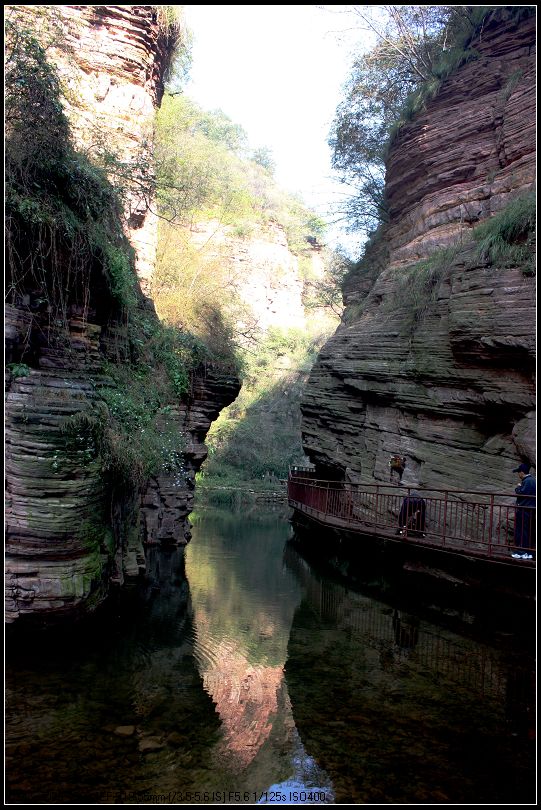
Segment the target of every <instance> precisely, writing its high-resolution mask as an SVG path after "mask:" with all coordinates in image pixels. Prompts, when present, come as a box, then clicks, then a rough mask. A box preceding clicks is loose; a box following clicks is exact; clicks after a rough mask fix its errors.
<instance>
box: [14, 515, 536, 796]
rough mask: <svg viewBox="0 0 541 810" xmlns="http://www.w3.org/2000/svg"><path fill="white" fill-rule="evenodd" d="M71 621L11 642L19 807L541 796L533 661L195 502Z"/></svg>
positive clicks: (266, 522) (251, 521) (273, 531)
mask: <svg viewBox="0 0 541 810" xmlns="http://www.w3.org/2000/svg"><path fill="white" fill-rule="evenodd" d="M192 521H193V523H194V529H193V539H192V541H191V543H190V544H189V546H188V547H187V548H186V549H185V550H183V549H171V550H168V551H158V550H157V549H154V548H151V549H149V551H148V562H149V573H148V576H147V578H146V579H145V581H144V582H140V583H137V584H133V585H128V586H127V587H126V588H125V589H124V590H123V592H122V593H121V594H120V595H119V596H118V598H117V599H115V600H114V601H112V602H111V603H110V604H109V605H108V606H107V609H106V610H103V611H102V612H101V613H100V614H99V615H97V616H95V617H94V618H93V620H92V621H91V622H88V623H85V624H84V625H80V626H79V627H77V628H76V629H72V630H66V629H64V630H62V631H55V632H50V631H47V632H46V633H44V632H41V633H39V634H36V633H25V634H24V635H23V634H17V635H14V636H12V635H11V634H8V637H7V641H6V667H7V668H6V691H5V694H6V723H5V730H6V780H7V782H6V801H7V803H22V804H31V803H46V804H62V803H79V804H86V803H98V804H106V803H119V804H132V803H133V804H136V803H139V804H152V803H164V804H198V803H208V804H237V803H245V804H257V803H261V804H265V803H267V804H270V803H280V804H292V803H301V804H309V803H345V802H351V803H355V804H364V803H372V804H377V803H381V804H392V803H395V804H406V803H432V804H439V803H458V804H462V803H463V804H482V803H491V804H520V803H534V802H535V773H536V766H535V742H534V727H535V725H534V724H535V706H534V684H535V678H534V676H535V667H534V661H533V656H532V654H531V653H529V652H528V651H527V650H525V649H524V645H523V644H522V643H518V642H517V640H516V639H514V638H513V637H512V636H511V637H510V636H505V637H502V638H501V639H499V640H495V639H494V637H492V636H491V639H490V640H488V639H480V638H479V637H475V638H474V637H472V633H468V632H467V630H466V629H465V630H464V631H463V632H462V631H460V630H459V631H457V629H456V628H454V629H453V630H451V629H449V628H448V627H445V626H438V625H436V624H433V623H431V622H430V621H427V620H426V618H423V617H422V616H420V615H415V613H411V612H408V613H404V612H403V611H402V610H399V609H398V608H397V607H396V606H395V605H393V604H392V603H389V602H388V601H378V600H377V599H375V598H374V597H373V596H367V595H365V594H363V593H360V592H358V591H353V590H350V589H348V588H347V587H346V586H344V585H343V584H340V583H336V582H333V581H332V580H331V579H329V578H328V577H327V576H326V575H325V574H324V573H321V572H319V573H316V572H315V571H314V570H313V569H312V568H311V567H310V565H309V564H308V563H307V562H305V560H304V559H303V558H302V557H301V556H300V555H299V554H298V553H297V551H295V549H294V548H293V546H292V545H291V544H290V543H289V542H288V539H289V537H290V535H291V528H290V525H289V523H288V522H287V520H286V519H285V517H284V516H280V515H278V514H272V513H267V514H265V513H263V514H261V513H260V514H259V515H251V516H250V515H247V514H234V513H233V512H227V511H224V510H220V511H217V510H204V511H203V510H202V511H200V512H198V513H195V514H194V515H193V516H192Z"/></svg>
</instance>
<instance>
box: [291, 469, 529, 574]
mask: <svg viewBox="0 0 541 810" xmlns="http://www.w3.org/2000/svg"><path fill="white" fill-rule="evenodd" d="M413 492H415V495H416V496H418V497H420V498H422V500H423V501H424V507H423V510H424V511H425V515H424V520H423V521H422V523H419V522H417V523H415V522H412V521H409V526H408V525H406V526H405V527H401V526H399V515H400V514H401V507H402V505H403V503H404V498H405V497H406V496H412V493H413ZM288 499H289V505H290V506H292V507H293V508H294V509H297V510H298V511H301V512H305V513H306V514H308V515H311V516H312V517H314V518H316V519H317V520H319V521H320V522H323V523H326V524H329V525H333V526H335V527H338V528H340V527H342V528H345V529H347V530H350V531H356V532H359V533H365V534H366V533H368V534H379V535H381V536H385V537H392V536H396V537H397V539H398V540H403V541H406V542H416V543H419V544H421V545H425V546H432V547H436V548H440V549H445V550H448V551H452V552H456V553H463V554H468V555H473V556H479V557H488V558H499V559H502V558H510V557H511V554H512V553H514V552H515V553H523V552H526V551H528V552H529V553H530V554H532V555H533V550H532V549H533V547H534V546H535V540H534V538H535V507H520V508H521V509H523V510H524V512H523V514H528V518H529V523H530V525H531V530H530V534H529V545H530V546H531V547H532V548H530V549H526V548H523V547H522V546H523V545H524V544H523V543H522V542H521V540H515V536H514V527H515V520H516V514H517V507H516V502H515V497H512V496H509V494H508V493H505V494H499V493H484V492H465V491H460V490H436V489H433V490H428V489H422V490H421V489H418V488H415V490H413V488H409V487H403V486H396V485H392V484H389V485H386V484H350V483H339V482H336V481H324V480H320V479H316V478H315V477H314V472H313V470H310V469H299V468H294V469H293V470H292V471H291V472H290V475H289V479H288ZM532 562H533V560H532Z"/></svg>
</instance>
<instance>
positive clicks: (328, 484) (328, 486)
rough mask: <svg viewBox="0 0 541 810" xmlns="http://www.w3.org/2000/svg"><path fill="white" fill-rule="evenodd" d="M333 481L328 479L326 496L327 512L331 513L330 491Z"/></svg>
mask: <svg viewBox="0 0 541 810" xmlns="http://www.w3.org/2000/svg"><path fill="white" fill-rule="evenodd" d="M330 487H331V482H330V481H327V495H326V498H325V514H326V515H328V514H329V492H330Z"/></svg>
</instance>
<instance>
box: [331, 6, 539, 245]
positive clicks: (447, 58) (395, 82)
mask: <svg viewBox="0 0 541 810" xmlns="http://www.w3.org/2000/svg"><path fill="white" fill-rule="evenodd" d="M524 11H527V9H524V8H516V7H492V6H378V7H377V8H376V9H373V8H371V7H367V6H352V7H351V12H350V13H351V14H353V15H354V17H355V20H356V24H357V25H359V27H360V29H361V30H364V31H369V32H372V34H374V33H375V34H376V37H377V43H376V45H375V47H374V48H372V50H370V51H369V52H368V53H363V54H361V55H359V56H357V57H356V58H355V59H354V62H353V65H352V70H351V75H350V77H349V79H348V80H347V82H346V84H345V86H344V94H345V95H344V99H343V100H342V101H341V103H340V104H339V106H338V108H337V111H336V116H335V119H334V121H333V124H332V128H331V133H330V137H329V145H330V146H331V147H332V149H333V159H332V163H333V168H335V169H337V170H338V172H339V173H340V175H341V179H342V182H344V183H345V184H347V185H348V187H349V188H351V189H352V196H351V197H350V198H349V199H348V200H347V202H346V203H345V205H342V206H341V208H340V210H339V211H338V212H337V214H338V216H339V217H341V218H343V219H346V220H348V222H349V229H350V230H352V231H356V230H361V231H365V232H370V231H373V230H374V229H375V228H376V227H377V225H378V224H380V223H381V222H385V221H386V219H387V209H386V203H385V195H384V180H385V157H386V152H387V149H388V146H389V144H390V142H391V141H392V139H393V137H394V136H395V134H396V133H397V132H398V130H399V128H400V127H401V125H402V124H403V123H404V122H405V121H407V120H410V119H411V118H412V117H413V116H414V115H415V114H416V113H417V112H419V111H420V110H421V109H422V108H423V106H424V104H425V103H426V101H427V99H428V98H431V97H433V96H434V95H435V94H436V92H437V91H438V89H439V87H440V84H441V81H442V80H443V79H444V78H445V77H446V76H447V75H449V74H450V73H451V72H452V71H453V70H455V69H456V68H457V67H458V66H459V65H461V64H463V63H464V61H466V60H468V59H471V58H475V56H476V52H475V51H474V50H472V49H471V48H470V47H469V43H470V40H471V38H472V36H473V34H474V32H475V30H476V29H478V28H479V26H480V25H482V24H486V22H487V20H488V19H490V17H491V15H493V14H495V13H496V12H497V13H498V14H514V15H517V14H521V13H523V12H524Z"/></svg>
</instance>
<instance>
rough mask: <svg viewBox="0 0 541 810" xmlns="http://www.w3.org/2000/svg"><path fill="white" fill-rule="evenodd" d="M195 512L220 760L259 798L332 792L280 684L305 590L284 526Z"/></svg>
mask: <svg viewBox="0 0 541 810" xmlns="http://www.w3.org/2000/svg"><path fill="white" fill-rule="evenodd" d="M192 520H193V522H194V537H195V541H194V542H193V543H192V544H191V545H190V547H189V549H188V554H187V573H188V578H189V581H190V586H191V592H192V604H193V611H194V625H195V628H196V640H195V650H194V652H195V657H196V659H197V661H198V664H199V671H200V673H201V675H202V677H203V683H204V686H205V689H206V690H207V692H208V693H209V695H210V696H211V697H212V700H213V702H214V703H215V705H216V711H217V713H218V715H219V717H220V720H221V724H222V729H221V731H222V736H221V739H220V740H219V742H218V743H217V745H216V747H215V749H214V758H215V764H216V767H217V768H219V769H223V768H224V767H226V768H227V770H228V771H229V772H234V773H237V775H238V780H239V781H238V782H237V784H238V786H239V789H240V790H242V791H248V792H251V795H254V796H257V797H258V798H261V797H263V798H265V796H267V797H268V794H269V791H272V790H274V791H275V792H276V791H277V789H278V787H277V786H279V785H282V786H284V785H287V786H288V790H293V789H295V788H298V789H306V788H308V787H321V788H322V789H326V796H327V798H328V799H330V798H331V791H330V787H329V785H325V783H326V781H327V780H326V777H325V775H324V774H323V773H321V771H320V770H319V769H318V768H317V766H316V765H315V763H314V762H313V760H312V759H311V758H309V757H307V755H306V753H305V752H304V750H303V748H302V744H301V742H300V739H299V736H298V733H297V731H296V728H295V724H294V722H293V718H292V715H291V704H290V701H289V696H288V694H287V688H286V686H285V682H284V671H283V668H284V664H285V659H286V652H287V644H288V639H289V630H290V627H291V620H292V617H293V614H294V611H295V608H296V606H297V604H298V603H299V601H300V597H301V592H300V589H299V587H298V585H297V584H296V582H295V578H294V577H293V576H291V575H290V574H289V573H288V572H287V571H286V570H284V567H283V563H282V549H283V547H284V544H285V542H286V539H287V534H288V525H287V523H285V522H283V521H282V522H280V521H277V520H276V519H273V518H271V519H270V520H268V521H267V522H265V521H260V522H259V523H258V524H257V528H256V527H255V526H254V525H253V524H250V523H248V522H241V520H240V518H239V517H238V516H237V517H235V516H231V517H230V519H229V520H226V519H225V518H224V515H223V514H222V515H221V516H220V517H219V518H218V519H217V518H216V517H215V516H213V515H212V513H210V512H207V513H201V514H195V515H193V516H192ZM263 773H264V774H265V775H264V776H263ZM283 789H285V788H283Z"/></svg>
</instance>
